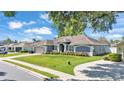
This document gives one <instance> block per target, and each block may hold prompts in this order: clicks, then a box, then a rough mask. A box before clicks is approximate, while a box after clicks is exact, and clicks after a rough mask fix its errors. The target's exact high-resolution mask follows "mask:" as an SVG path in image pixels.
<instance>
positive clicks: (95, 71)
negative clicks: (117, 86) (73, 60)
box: [80, 62, 124, 81]
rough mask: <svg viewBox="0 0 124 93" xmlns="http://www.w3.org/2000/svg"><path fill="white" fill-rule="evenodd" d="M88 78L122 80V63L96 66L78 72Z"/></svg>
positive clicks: (123, 69)
mask: <svg viewBox="0 0 124 93" xmlns="http://www.w3.org/2000/svg"><path fill="white" fill-rule="evenodd" d="M80 72H81V73H83V74H85V75H86V76H88V77H90V78H100V79H106V80H107V79H108V80H115V81H117V80H124V63H122V62H119V63H113V64H97V65H96V66H89V67H88V69H86V70H82V71H80Z"/></svg>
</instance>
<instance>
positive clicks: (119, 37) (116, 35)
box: [106, 34, 123, 40]
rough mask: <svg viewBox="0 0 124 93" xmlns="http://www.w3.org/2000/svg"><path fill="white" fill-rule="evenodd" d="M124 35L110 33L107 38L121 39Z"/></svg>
mask: <svg viewBox="0 0 124 93" xmlns="http://www.w3.org/2000/svg"><path fill="white" fill-rule="evenodd" d="M122 37H123V35H120V34H113V35H112V34H109V35H107V36H106V38H107V39H109V40H110V39H113V40H116V39H121V38H122Z"/></svg>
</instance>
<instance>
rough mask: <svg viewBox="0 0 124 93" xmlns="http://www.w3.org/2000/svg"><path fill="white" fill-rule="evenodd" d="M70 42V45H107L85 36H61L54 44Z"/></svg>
mask: <svg viewBox="0 0 124 93" xmlns="http://www.w3.org/2000/svg"><path fill="white" fill-rule="evenodd" d="M65 42H70V45H82V44H84V45H108V44H107V43H105V42H104V43H103V42H100V41H98V40H96V39H93V38H90V37H88V36H86V35H77V36H63V37H60V38H57V39H55V40H54V44H58V43H65Z"/></svg>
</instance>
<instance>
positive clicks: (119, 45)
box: [116, 41, 124, 60]
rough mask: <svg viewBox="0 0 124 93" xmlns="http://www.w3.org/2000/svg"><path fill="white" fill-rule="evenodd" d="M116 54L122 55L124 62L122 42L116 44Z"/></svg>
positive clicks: (123, 45)
mask: <svg viewBox="0 0 124 93" xmlns="http://www.w3.org/2000/svg"><path fill="white" fill-rule="evenodd" d="M116 53H118V54H122V60H124V41H121V42H120V43H118V44H117V52H116Z"/></svg>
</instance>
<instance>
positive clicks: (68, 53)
mask: <svg viewBox="0 0 124 93" xmlns="http://www.w3.org/2000/svg"><path fill="white" fill-rule="evenodd" d="M45 54H54V55H58V54H60V55H73V56H89V55H88V54H87V53H84V52H46V53H45Z"/></svg>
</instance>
